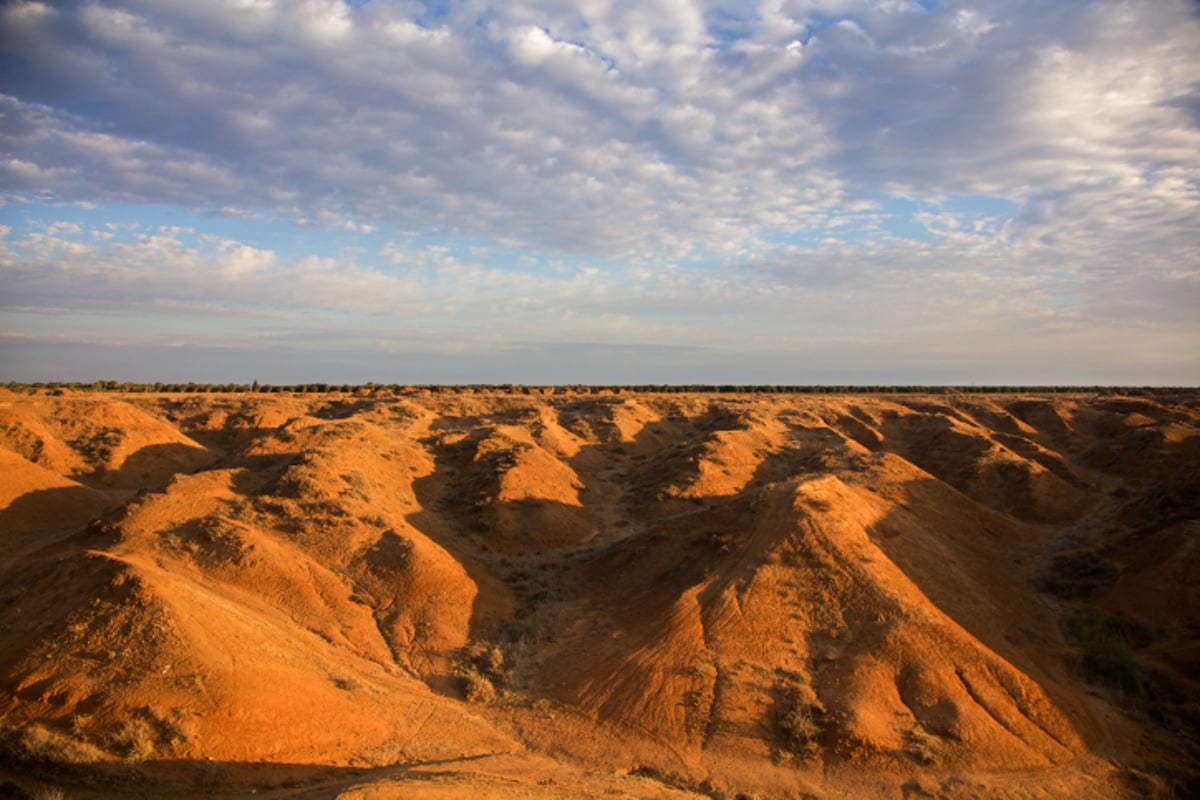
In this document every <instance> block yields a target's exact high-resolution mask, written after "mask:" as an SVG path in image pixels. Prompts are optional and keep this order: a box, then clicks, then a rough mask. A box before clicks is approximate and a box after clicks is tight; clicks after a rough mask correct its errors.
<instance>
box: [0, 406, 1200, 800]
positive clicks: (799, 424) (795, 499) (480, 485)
mask: <svg viewBox="0 0 1200 800" xmlns="http://www.w3.org/2000/svg"><path fill="white" fill-rule="evenodd" d="M0 475H3V479H2V480H0V532H2V536H0V573H2V574H0V619H2V620H3V627H2V628H0V714H3V723H2V725H3V728H4V734H3V747H4V753H5V758H6V760H7V761H6V763H7V764H8V767H7V769H8V771H9V773H10V774H11V775H12V776H13V777H14V779H16V780H17V781H18V782H20V781H32V782H33V783H36V782H37V781H39V780H51V781H53V780H60V781H65V782H66V783H67V784H68V785H69V787H70V791H71V792H73V793H75V794H77V795H78V796H81V797H82V796H87V792H88V791H89V790H88V789H87V788H86V787H87V786H88V785H95V783H96V780H99V779H103V780H104V781H107V783H103V784H101V785H102V786H103V789H102V790H99V791H101V793H114V792H127V793H130V794H137V793H138V792H143V793H146V792H148V793H150V794H154V793H155V792H161V791H163V790H164V787H168V788H170V789H171V791H174V792H182V791H185V790H195V791H197V792H199V791H201V790H203V792H207V793H214V792H215V793H218V794H219V793H222V792H227V793H230V794H233V793H237V792H239V791H245V790H248V789H249V788H254V789H256V790H257V791H258V792H259V794H262V795H265V796H270V795H271V793H272V792H275V793H276V794H278V795H279V796H292V795H291V794H289V793H295V792H296V791H297V787H300V788H302V789H303V791H304V792H307V793H309V794H305V795H304V796H312V797H320V796H330V797H332V796H345V797H443V796H444V797H451V796H460V795H461V794H462V793H463V792H472V793H475V794H480V795H482V796H499V797H578V796H612V795H614V794H615V795H618V796H621V795H624V796H633V797H673V796H680V797H684V796H697V795H699V796H710V797H721V796H728V797H733V796H735V795H736V794H737V793H739V792H740V793H743V794H744V795H746V796H751V795H753V794H758V795H760V796H764V797H795V796H810V797H830V798H833V797H897V798H899V797H911V796H918V797H920V796H930V797H1095V796H1113V797H1121V796H1127V797H1137V796H1141V795H1143V794H1147V793H1154V792H1159V793H1164V792H1169V791H1171V789H1172V787H1174V788H1176V789H1179V790H1180V791H1181V792H1186V791H1188V790H1189V789H1188V787H1189V784H1188V781H1194V779H1195V776H1194V774H1192V773H1190V772H1189V770H1188V764H1189V763H1191V762H1192V760H1193V759H1194V758H1195V755H1196V752H1197V751H1196V749H1195V745H1196V741H1195V736H1196V725H1195V721H1196V719H1197V712H1198V710H1200V708H1198V704H1197V702H1196V700H1195V698H1196V697H1200V686H1198V685H1197V683H1196V680H1195V678H1194V674H1195V665H1196V664H1197V663H1200V636H1198V635H1197V621H1198V620H1200V589H1198V588H1197V587H1198V586H1200V553H1198V552H1197V546H1198V545H1197V541H1198V533H1200V396H1197V395H1196V394H1192V393H1183V394H1176V395H1158V396H1154V397H1122V396H1115V395H1108V396H1096V395H1086V396H1084V395H1079V396H1070V397H1061V396H1054V397H1050V396H1036V395H1030V396H1021V395H1013V396H1000V395H997V396H974V395H972V396H955V395H947V396H889V397H884V396H862V395H855V396H843V397H838V396H769V397H759V396H748V395H745V396H743V395H711V396H709V395H683V396H680V395H632V396H626V395H613V394H607V395H553V396H546V397H529V396H523V395H514V394H490V395H474V394H452V393H443V394H438V393H423V394H412V395H407V396H400V397H395V396H386V397H381V396H361V397H356V396H350V395H346V396H339V395H325V396H319V397H312V396H307V397H305V396H296V397H280V396H261V395H253V394H247V395H225V396H203V397H201V396H188V397H180V396H135V395H129V396H124V397H113V396H95V395H76V396H61V397H48V396H34V397H28V396H18V395H13V394H5V395H4V396H2V397H0ZM135 779H136V780H135ZM1190 785H1191V786H1193V787H1194V785H1195V784H1194V783H1193V784H1190ZM139 787H141V788H139ZM1163 796H1169V795H1166V794H1164V795H1163Z"/></svg>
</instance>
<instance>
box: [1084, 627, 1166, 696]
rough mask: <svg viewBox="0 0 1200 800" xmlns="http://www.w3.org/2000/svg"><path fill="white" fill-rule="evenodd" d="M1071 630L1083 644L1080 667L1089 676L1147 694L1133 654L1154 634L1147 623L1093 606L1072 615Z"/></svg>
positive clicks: (1119, 687)
mask: <svg viewBox="0 0 1200 800" xmlns="http://www.w3.org/2000/svg"><path fill="white" fill-rule="evenodd" d="M1067 630H1068V632H1069V633H1070V634H1071V636H1072V637H1073V638H1074V639H1075V640H1076V641H1077V642H1079V645H1080V646H1081V647H1082V648H1083V658H1082V660H1081V661H1080V668H1081V670H1082V672H1083V676H1084V678H1085V679H1087V680H1089V681H1091V682H1093V683H1102V684H1106V685H1108V686H1115V687H1117V688H1118V689H1120V690H1121V691H1123V692H1125V693H1126V694H1130V695H1137V696H1143V695H1145V694H1146V690H1147V685H1146V681H1145V678H1144V677H1143V675H1142V671H1141V668H1140V667H1139V666H1138V663H1137V660H1136V659H1135V658H1134V655H1133V648H1134V647H1143V646H1145V645H1146V644H1148V643H1149V642H1150V640H1151V638H1152V637H1151V634H1150V631H1149V630H1148V629H1147V628H1146V626H1144V625H1142V624H1141V623H1140V622H1138V621H1137V620H1134V619H1131V618H1130V617H1127V616H1125V615H1123V614H1103V613H1101V612H1098V611H1090V610H1089V611H1081V612H1079V613H1077V614H1075V615H1074V616H1072V617H1071V618H1070V619H1069V620H1068V621H1067Z"/></svg>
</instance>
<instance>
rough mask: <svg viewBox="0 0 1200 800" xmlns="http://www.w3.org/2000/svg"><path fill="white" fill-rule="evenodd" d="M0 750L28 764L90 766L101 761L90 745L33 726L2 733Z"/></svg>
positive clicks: (101, 756)
mask: <svg viewBox="0 0 1200 800" xmlns="http://www.w3.org/2000/svg"><path fill="white" fill-rule="evenodd" d="M0 750H3V751H7V752H8V754H9V755H10V756H11V757H12V758H13V759H14V760H15V761H18V762H23V763H32V764H47V765H51V764H59V765H61V764H91V763H94V762H96V761H100V760H102V759H103V758H104V754H103V753H102V752H101V751H100V750H98V749H97V748H95V747H93V746H91V745H90V744H87V743H86V742H83V741H81V740H79V739H76V738H75V737H73V736H68V735H66V734H64V733H60V732H58V731H55V730H52V729H50V728H47V727H45V726H43V725H37V724H34V725H27V726H24V727H22V728H18V729H17V730H12V731H5V732H4V735H3V747H2V748H0Z"/></svg>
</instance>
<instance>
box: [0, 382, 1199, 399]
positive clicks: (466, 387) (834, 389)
mask: <svg viewBox="0 0 1200 800" xmlns="http://www.w3.org/2000/svg"><path fill="white" fill-rule="evenodd" d="M2 385H3V386H4V387H5V388H6V389H8V390H9V391H12V392H18V393H25V394H29V393H33V392H39V391H40V392H44V393H47V394H61V393H64V392H68V391H70V392H111V393H121V394H280V393H287V394H332V393H339V394H352V395H359V396H378V395H401V394H416V393H422V392H432V393H435V394H527V395H552V394H622V393H628V394H926V395H929V394H932V395H952V394H1115V393H1120V394H1126V395H1129V394H1135V395H1136V394H1141V395H1157V394H1165V393H1171V392H1178V391H1190V390H1192V389H1194V388H1195V387H1162V386H1157V387H1155V386H1042V385H1020V386H1014V385H1006V384H995V385H984V386H927V385H903V386H863V385H843V386H837V385H823V384H822V385H802V384H795V385H783V384H779V385H776V384H709V383H690V384H626V385H600V386H593V385H587V384H570V385H553V386H548V385H542V386H526V385H523V384H512V383H500V384H493V383H487V384H478V383H477V384H454V385H445V384H436V385H433V384H421V385H409V384H397V383H392V384H384V383H361V384H350V383H293V384H279V385H273V384H260V383H259V382H258V381H254V382H253V383H195V382H188V383H163V382H155V383H137V382H133V381H92V382H90V383H89V382H80V381H67V382H62V381H48V382H37V383H20V382H14V381H10V382H8V383H5V384H2Z"/></svg>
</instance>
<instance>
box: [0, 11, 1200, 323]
mask: <svg viewBox="0 0 1200 800" xmlns="http://www.w3.org/2000/svg"><path fill="white" fill-rule="evenodd" d="M429 8H431V6H428V5H426V4H422V3H418V2H400V3H382V2H372V3H368V4H365V5H363V6H362V7H352V6H351V5H349V4H346V3H344V2H342V1H341V0H274V2H270V1H269V0H213V1H212V2H205V3H177V2H167V0H121V1H118V0H110V1H109V2H90V3H79V4H58V5H49V4H43V3H35V2H28V1H27V0H26V1H25V2H14V3H10V4H7V6H5V7H4V8H3V9H2V10H0V42H2V43H3V44H2V45H0V49H2V50H3V51H4V53H3V54H4V56H5V57H6V64H11V65H13V69H6V70H5V73H4V74H3V76H0V91H2V92H3V95H0V113H2V114H3V125H2V127H0V182H3V184H4V185H5V187H6V189H7V190H8V192H10V193H12V196H10V197H7V198H6V201H12V200H17V201H21V200H27V199H43V200H44V199H54V200H61V201H64V202H69V203H91V204H103V203H106V202H114V201H115V202H122V203H153V204H160V205H167V206H172V205H173V206H179V207H183V208H191V209H208V210H209V213H211V214H212V215H214V216H216V217H222V218H243V219H245V220H247V221H253V220H254V219H255V218H262V217H269V218H275V219H285V220H291V221H294V222H296V223H297V224H303V225H317V226H321V227H323V228H325V229H328V230H340V231H344V232H347V233H350V234H354V235H355V236H356V237H361V238H363V239H365V238H369V237H371V236H372V235H373V234H377V233H383V232H386V233H387V234H388V235H392V234H395V236H394V239H395V241H396V242H398V243H399V244H397V245H395V246H394V247H392V248H391V249H390V250H385V251H384V252H382V253H376V254H374V256H375V258H376V260H374V261H372V260H371V256H372V254H371V253H366V254H359V255H358V256H356V257H355V258H351V259H349V260H343V261H333V260H328V259H319V258H314V259H312V260H304V259H302V258H298V257H291V256H283V255H281V254H280V253H278V252H275V251H273V250H272V249H271V248H270V247H263V246H258V245H254V244H253V243H251V242H241V241H238V242H235V243H230V244H218V243H215V242H213V241H206V240H205V239H204V235H203V232H200V233H199V234H197V235H192V233H190V232H184V231H160V232H158V233H157V234H155V235H149V236H147V238H145V239H143V240H140V241H137V242H132V243H131V242H130V241H128V239H127V238H126V237H121V236H115V237H114V238H112V239H106V238H104V237H105V236H111V235H113V234H115V233H116V232H115V231H109V230H107V229H105V230H101V226H99V225H97V226H92V228H91V229H89V230H86V231H83V232H72V231H67V230H61V231H58V232H49V231H42V232H41V234H40V235H41V236H42V237H43V238H42V239H40V240H39V239H37V238H36V237H31V236H29V235H23V237H14V236H12V235H10V236H9V237H8V238H7V246H8V248H9V253H8V255H7V256H6V258H7V259H8V260H7V262H6V267H5V269H6V272H5V276H6V277H5V279H4V280H5V282H6V283H5V285H4V286H0V289H3V290H4V291H5V293H6V294H8V293H10V291H11V292H13V293H14V294H13V296H16V295H21V296H25V297H26V301H27V303H32V304H33V305H38V304H42V305H44V306H45V307H51V306H54V307H62V306H70V305H71V304H72V303H78V304H84V305H86V304H89V303H90V304H91V305H92V307H95V308H99V307H100V306H102V305H104V304H106V303H107V304H112V305H113V306H114V307H121V308H126V307H131V306H132V305H134V304H135V303H136V302H140V301H141V300H146V299H148V298H149V299H153V298H162V299H170V300H171V301H172V302H197V303H208V304H215V305H220V304H221V303H229V304H233V305H238V306H239V307H244V308H249V309H253V310H255V313H260V312H261V313H267V312H268V311H272V312H273V311H278V310H279V309H281V308H282V309H287V310H289V311H295V310H299V309H304V308H311V309H319V310H321V311H322V312H328V313H369V314H387V313H389V310H393V311H395V310H400V309H402V310H403V313H417V314H420V313H427V315H428V312H421V311H420V309H421V308H422V307H423V306H422V304H429V306H428V307H429V308H437V309H442V310H443V311H442V312H441V313H445V314H447V315H453V316H447V317H445V318H444V319H443V320H442V323H443V324H444V325H447V326H449V325H466V324H468V323H467V322H464V320H470V319H473V317H472V316H471V315H479V317H480V318H482V317H485V316H486V315H488V314H498V315H499V316H498V317H496V319H497V323H496V324H501V322H503V323H506V324H511V325H513V326H515V330H518V331H527V332H529V335H530V336H532V335H534V334H537V335H541V336H553V335H554V331H555V330H557V331H558V332H559V335H561V334H562V332H563V331H565V330H568V329H569V330H571V331H589V332H591V333H592V334H594V335H595V336H597V337H602V336H614V335H617V334H616V332H617V331H620V332H621V335H627V336H640V337H643V338H644V339H646V340H647V341H649V340H653V339H654V337H668V338H670V337H676V338H675V339H673V340H672V341H673V342H674V343H682V342H683V341H684V340H686V339H687V337H689V336H690V337H693V338H696V337H701V338H703V337H709V336H710V334H709V333H706V332H704V325H703V323H701V322H699V321H698V317H699V315H704V314H708V315H710V316H711V318H714V319H715V318H718V317H719V318H722V319H725V320H728V321H730V325H729V327H728V328H726V329H724V330H723V332H722V333H721V334H720V335H724V336H727V337H728V336H733V335H735V334H736V335H738V336H742V337H744V338H745V340H746V341H750V340H752V339H754V337H762V339H763V340H764V341H781V340H787V341H796V342H799V341H801V340H802V339H803V338H804V336H808V335H811V334H812V332H813V331H816V330H817V328H816V327H814V326H815V324H816V323H813V325H809V324H808V323H803V324H800V323H797V322H796V319H797V318H798V317H799V316H800V315H798V314H797V313H796V312H795V309H802V310H803V312H804V314H805V315H807V317H806V318H807V319H812V320H820V321H822V323H821V324H824V325H827V326H832V327H829V328H827V329H826V330H840V331H844V332H845V335H846V336H847V337H850V336H851V333H850V328H848V327H846V326H847V325H860V326H863V327H862V330H864V331H883V330H884V329H885V326H886V325H896V326H908V328H907V329H909V330H912V331H913V332H914V333H913V334H912V336H913V337H915V338H916V339H919V338H920V336H922V335H924V334H920V333H919V332H920V331H926V330H929V328H928V323H927V321H926V318H927V315H926V314H924V312H922V311H920V310H919V309H920V308H921V307H922V303H926V304H927V303H929V302H936V303H938V304H941V305H944V309H943V311H944V312H945V314H946V315H947V316H945V317H944V319H946V320H948V322H947V323H946V324H947V325H952V324H953V325H958V326H959V329H960V330H963V331H967V330H975V331H977V332H978V335H979V336H983V331H985V330H986V331H988V332H996V331H1003V330H1006V328H1005V325H1016V326H1025V328H1023V329H1036V330H1046V329H1048V328H1046V327H1045V326H1042V327H1039V326H1040V324H1041V323H1039V322H1038V321H1039V320H1041V321H1045V320H1053V321H1054V324H1055V325H1068V326H1075V327H1074V328H1073V329H1078V330H1085V329H1091V330H1101V329H1102V328H1103V325H1104V324H1105V322H1104V319H1103V318H1102V316H1101V315H1103V314H1116V315H1118V317H1119V318H1121V319H1128V320H1132V319H1134V318H1136V317H1137V315H1138V314H1148V315H1150V316H1153V315H1154V314H1155V313H1157V312H1156V311H1155V309H1160V308H1161V309H1165V312H1164V313H1165V314H1166V315H1167V316H1168V317H1169V318H1170V319H1171V320H1172V321H1173V324H1177V325H1179V326H1182V327H1181V330H1183V331H1185V332H1188V333H1189V334H1190V335H1192V336H1195V335H1196V333H1197V323H1196V322H1194V321H1193V322H1188V321H1187V319H1186V318H1185V315H1183V314H1182V312H1181V308H1182V307H1183V305H1184V302H1183V301H1182V300H1180V298H1189V299H1190V298H1194V297H1195V286H1196V280H1195V265H1196V264H1197V263H1200V252H1198V250H1197V247H1198V245H1197V242H1196V237H1195V234H1194V231H1195V230H1197V229H1200V193H1198V192H1197V185H1198V180H1200V128H1198V124H1197V122H1198V120H1200V111H1198V109H1200V92H1198V90H1197V88H1196V83H1195V75H1197V74H1200V57H1198V56H1197V54H1196V50H1195V42H1196V41H1198V40H1200V21H1198V20H1197V16H1196V15H1195V13H1194V11H1193V10H1192V9H1191V8H1190V7H1189V5H1188V4H1187V3H1186V2H1183V0H1163V2H1157V3H1140V4H1128V3H1120V2H1115V1H1114V2H1107V0H1097V1H1096V2H1082V1H1075V0H1068V1H1067V2H1062V3H1054V4H1045V3H1037V2H1033V0H1010V1H1007V2H983V3H969V4H968V3H963V2H945V3H941V4H937V5H935V6H934V7H932V8H928V9H927V8H925V7H924V5H923V4H918V3H913V2H880V3H873V4H864V3H861V2H858V0H813V1H811V2H808V1H802V0H762V2H759V3H757V4H754V5H753V6H751V5H749V4H745V3H732V2H728V0H710V1H707V2H701V1H700V0H653V1H652V2H642V3H612V2H607V1H606V0H586V1H584V0H580V1H579V2H574V3H562V2H557V0H518V1H517V2H511V3H503V4H489V3H486V2H484V1H483V0H463V1H462V2H451V3H448V4H444V5H443V7H442V8H441V9H440V11H439V12H438V13H434V12H432V11H430V10H429ZM971 196H982V197H992V198H1000V199H1002V200H1003V201H1005V203H1006V204H1007V205H1006V207H1008V208H1015V209H1017V211H1016V213H1015V214H1005V215H1001V216H987V217H981V216H980V215H979V214H977V213H976V214H967V213H964V212H963V211H962V210H961V208H958V207H955V204H954V202H952V201H953V200H954V198H964V197H967V198H969V197H971ZM890 198H907V200H906V203H907V204H908V205H906V206H904V207H903V208H902V210H900V211H896V210H894V209H892V208H891V207H890V206H889V205H888V201H889V199H890ZM948 200H949V201H950V202H948ZM14 207H15V204H11V202H10V205H9V207H8V208H9V209H12V208H14ZM914 208H916V210H915V211H914V210H913V209H914ZM1007 216H1011V217H1012V218H1011V219H1006V217H1007ZM906 225H907V227H905V226H906ZM430 231H435V232H437V234H438V235H441V236H445V237H448V239H455V238H471V239H476V240H482V241H483V242H486V243H489V244H491V245H495V246H498V247H502V248H504V247H508V248H514V247H515V248H526V249H529V250H531V251H538V252H539V254H538V255H537V257H536V258H535V259H534V261H535V266H532V267H529V268H513V267H512V266H510V265H504V266H501V265H498V262H494V261H489V259H488V258H487V257H484V258H480V259H477V260H475V261H469V260H467V259H466V258H464V256H463V255H462V254H461V252H459V251H456V252H458V255H454V254H448V253H440V254H439V253H437V252H435V251H433V250H428V249H422V248H418V249H417V250H416V251H410V250H409V247H410V246H409V245H407V244H403V242H404V241H405V240H404V239H403V237H404V236H406V235H408V234H413V235H418V234H422V235H424V234H428V233H429V232H430ZM904 231H907V233H905V232H904ZM906 237H907V238H906ZM14 239H18V240H19V241H20V242H23V244H21V245H20V246H18V245H16V244H14ZM798 240H803V241H804V242H805V243H804V244H802V245H794V244H790V243H791V242H795V241H798ZM14 248H15V249H14ZM78 248H90V249H89V250H86V251H85V250H80V249H78ZM14 253H15V254H16V255H14ZM547 254H568V255H571V256H573V257H577V258H585V259H593V260H594V263H595V264H596V265H599V272H597V273H588V272H583V271H580V270H576V269H568V270H567V272H566V274H565V275H563V276H559V277H547V275H546V274H544V270H545V264H546V263H547V261H546V258H548V257H549V256H548V255H547ZM51 256H53V259H59V261H53V259H52V258H51ZM22 259H26V260H27V261H25V262H23V261H22ZM89 259H90V261H89ZM154 259H159V261H158V262H155V261H154ZM693 262H694V263H693ZM34 265H36V269H35V266H34ZM1051 275H1059V276H1066V277H1059V278H1055V279H1054V280H1051V278H1050V277H1048V276H1051ZM35 276H36V277H35ZM68 279H69V280H68ZM70 281H83V282H84V283H85V284H87V285H88V286H89V287H90V290H92V291H93V294H92V295H89V294H88V292H86V291H84V290H82V289H79V290H76V289H72V288H71V283H70ZM339 281H340V283H339ZM1055 281H1057V283H1058V284H1063V285H1056V284H1055ZM881 287H884V288H881ZM125 292H128V293H129V294H128V295H125V294H123V293H125ZM931 296H932V297H934V300H924V299H922V298H929V297H931ZM899 297H903V298H906V300H907V301H909V305H908V306H907V307H906V306H904V304H903V303H899V302H895V300H896V298H899ZM64 298H67V299H64ZM130 298H133V299H130ZM35 299H36V302H34V301H35ZM26 301H23V302H26ZM889 301H891V302H889ZM197 307H198V306H197ZM829 308H848V309H852V310H850V311H845V312H844V313H842V314H840V315H839V314H836V313H831V312H829V311H828V309H829ZM1005 308H1007V309H1009V311H1008V312H1006V311H1004V309H1005ZM760 309H765V310H763V311H761V312H760ZM789 309H791V311H789ZM914 309H917V310H914ZM956 309H958V310H957V311H956ZM656 311H660V312H662V313H664V314H666V315H667V317H666V318H665V319H658V318H655V316H654V314H655V312H656ZM560 312H561V313H560ZM396 313H400V312H399V311H397V312H396ZM563 314H565V315H567V316H569V317H570V320H571V322H570V324H569V325H568V324H567V323H563V322H558V323H554V322H552V321H553V320H556V319H559V318H560V317H561V315H563ZM538 315H542V317H541V319H543V320H548V321H546V322H538V321H537V320H538V319H539V317H538ZM872 315H874V316H872ZM431 318H432V317H431ZM973 318H974V319H976V320H984V321H985V322H979V323H974V322H972V319H973ZM617 320H620V322H619V325H618V322H617ZM843 320H850V322H843ZM873 320H874V321H873ZM987 320H991V322H987ZM733 321H737V324H736V325H735V324H733ZM555 325H557V326H558V327H557V328H556V327H555ZM1046 325H1049V323H1046ZM793 326H795V327H797V329H798V330H800V331H801V332H802V333H801V334H792V333H790V331H791V330H792V327H793ZM839 326H840V327H839ZM1088 326H1091V328H1089V327H1088ZM1051 327H1052V326H1051ZM514 335H517V334H514ZM862 335H867V334H862ZM930 335H932V334H930ZM880 337H882V334H880ZM711 338H712V340H713V341H716V340H717V339H718V338H719V336H718V335H717V334H712V335H711ZM901 338H903V337H901ZM914 341H915V339H914ZM964 341H966V339H964Z"/></svg>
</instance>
